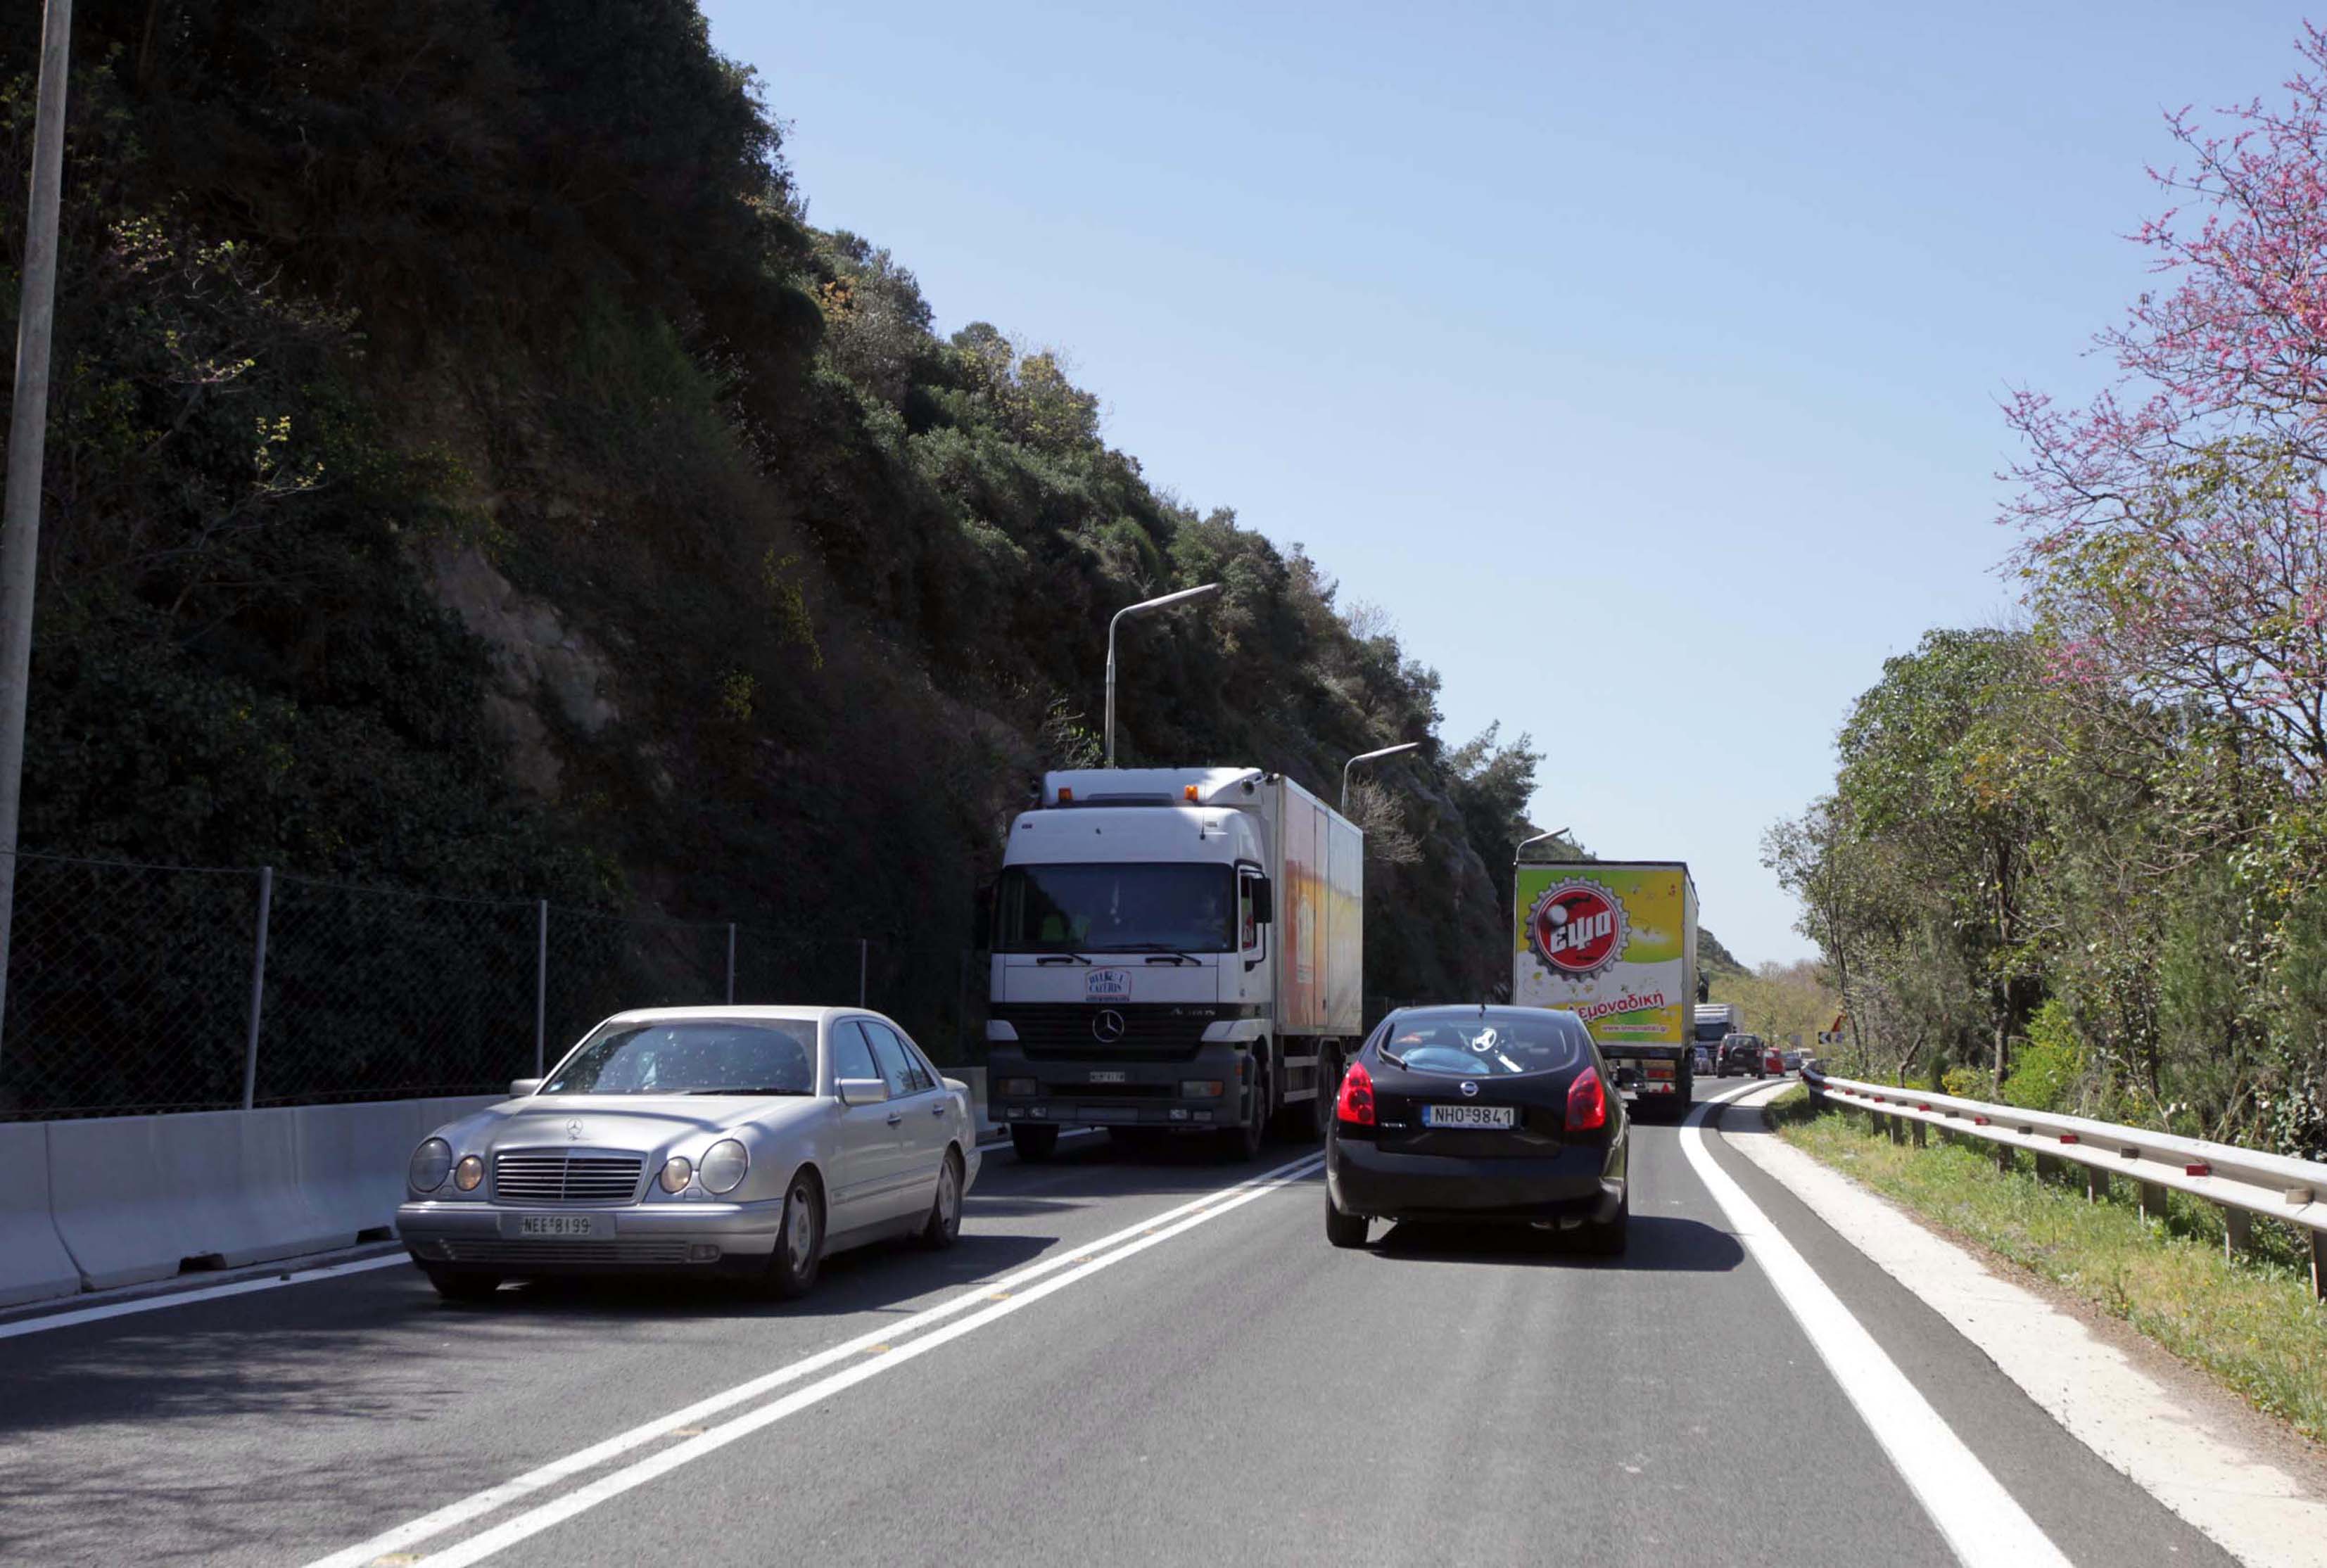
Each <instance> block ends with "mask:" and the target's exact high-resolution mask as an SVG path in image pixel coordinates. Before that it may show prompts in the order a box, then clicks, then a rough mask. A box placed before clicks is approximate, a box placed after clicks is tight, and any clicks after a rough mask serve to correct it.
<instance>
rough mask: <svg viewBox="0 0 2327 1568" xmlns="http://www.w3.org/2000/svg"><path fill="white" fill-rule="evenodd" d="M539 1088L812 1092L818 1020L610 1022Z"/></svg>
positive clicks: (568, 1091) (565, 1091) (553, 1091)
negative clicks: (553, 1076) (816, 1022)
mask: <svg viewBox="0 0 2327 1568" xmlns="http://www.w3.org/2000/svg"><path fill="white" fill-rule="evenodd" d="M541 1092H542V1093H543V1094H545V1095H711V1094H755V1095H812V1094H814V1093H815V1092H816V1024H815V1022H814V1021H812V1020H809V1019H804V1018H803V1019H770V1020H761V1021H757V1022H750V1023H742V1022H722V1021H716V1020H700V1021H698V1020H692V1019H690V1020H688V1021H687V1022H679V1023H609V1024H605V1025H603V1026H601V1027H600V1029H599V1030H598V1031H597V1032H596V1033H595V1034H593V1035H592V1036H591V1037H590V1038H589V1039H588V1040H586V1041H583V1043H582V1048H581V1049H580V1050H576V1051H575V1053H574V1054H573V1055H572V1056H571V1057H568V1058H567V1059H565V1062H564V1063H563V1064H562V1065H560V1067H559V1068H558V1069H557V1076H556V1077H555V1078H551V1079H550V1080H549V1081H548V1082H547V1083H546V1084H544V1085H543V1086H542V1087H541Z"/></svg>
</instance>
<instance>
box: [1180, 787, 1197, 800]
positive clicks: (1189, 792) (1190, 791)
mask: <svg viewBox="0 0 2327 1568" xmlns="http://www.w3.org/2000/svg"><path fill="white" fill-rule="evenodd" d="M1180 795H1181V798H1182V799H1186V800H1193V799H1194V798H1196V787H1195V786H1194V785H1193V784H1191V785H1188V786H1187V787H1186V788H1184V789H1182V790H1181V791H1180Z"/></svg>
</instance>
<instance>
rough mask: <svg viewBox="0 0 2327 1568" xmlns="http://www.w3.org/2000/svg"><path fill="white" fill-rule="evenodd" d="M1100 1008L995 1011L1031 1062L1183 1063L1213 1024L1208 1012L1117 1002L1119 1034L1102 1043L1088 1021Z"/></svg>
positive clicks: (1055, 1005)
mask: <svg viewBox="0 0 2327 1568" xmlns="http://www.w3.org/2000/svg"><path fill="white" fill-rule="evenodd" d="M1102 1011H1107V1010H1106V1009H1102V1008H1100V1007H1097V1006H1088V1007H1087V1006H1084V1005H1082V1004H1080V1003H1072V1002H1069V1003H1048V1004H1043V1005H1039V1006H1026V1007H1010V1008H996V1009H995V1014H994V1015H995V1017H996V1018H999V1019H1001V1020H1003V1021H1004V1022H1007V1023H1009V1024H1010V1025H1011V1026H1012V1027H1013V1028H1014V1029H1016V1030H1017V1031H1018V1045H1019V1049H1021V1050H1023V1051H1024V1052H1025V1053H1026V1058H1027V1059H1028V1060H1030V1061H1185V1060H1187V1059H1189V1058H1190V1057H1192V1056H1194V1055H1195V1054H1196V1048H1197V1047H1198V1046H1200V1045H1201V1044H1202V1043H1203V1039H1204V1027H1205V1025H1207V1024H1209V1023H1210V1022H1212V1020H1211V1015H1210V1012H1209V1011H1207V1012H1204V1013H1186V1012H1182V1011H1181V1010H1180V1009H1178V1008H1176V1007H1168V1006H1158V1007H1147V1008H1143V1007H1139V1006H1137V1005H1135V1004H1128V1003H1118V1004H1117V1006H1116V1007H1115V1008H1114V1009H1113V1010H1112V1011H1114V1012H1115V1013H1117V1014H1119V1015H1120V1016H1121V1017H1122V1019H1123V1037H1122V1038H1121V1039H1120V1040H1116V1041H1107V1042H1102V1041H1100V1040H1099V1039H1098V1037H1097V1036H1096V1035H1094V1034H1092V1032H1091V1021H1092V1020H1093V1019H1094V1018H1096V1017H1097V1016H1098V1014H1099V1013H1101V1012H1102Z"/></svg>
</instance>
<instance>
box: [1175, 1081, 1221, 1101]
mask: <svg viewBox="0 0 2327 1568" xmlns="http://www.w3.org/2000/svg"><path fill="white" fill-rule="evenodd" d="M1222 1087H1224V1086H1223V1085H1222V1084H1221V1082H1220V1079H1218V1078H1182V1080H1181V1082H1180V1097H1181V1098H1182V1099H1183V1100H1216V1099H1219V1098H1220V1092H1221V1089H1222Z"/></svg>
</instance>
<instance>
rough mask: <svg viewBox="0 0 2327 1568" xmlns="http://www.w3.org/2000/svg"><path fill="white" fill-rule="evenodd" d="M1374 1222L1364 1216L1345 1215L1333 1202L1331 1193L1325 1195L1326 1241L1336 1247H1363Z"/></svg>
mask: <svg viewBox="0 0 2327 1568" xmlns="http://www.w3.org/2000/svg"><path fill="white" fill-rule="evenodd" d="M1372 1227H1373V1221H1371V1220H1369V1219H1368V1218H1366V1217H1365V1216H1364V1215H1362V1214H1344V1213H1342V1212H1341V1207H1340V1205H1338V1204H1336V1203H1335V1202H1334V1201H1333V1195H1332V1193H1331V1192H1328V1193H1326V1194H1325V1239H1326V1240H1327V1241H1330V1242H1332V1244H1333V1245H1334V1246H1365V1244H1366V1233H1367V1232H1368V1231H1369V1230H1370V1229H1371V1228H1372Z"/></svg>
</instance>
